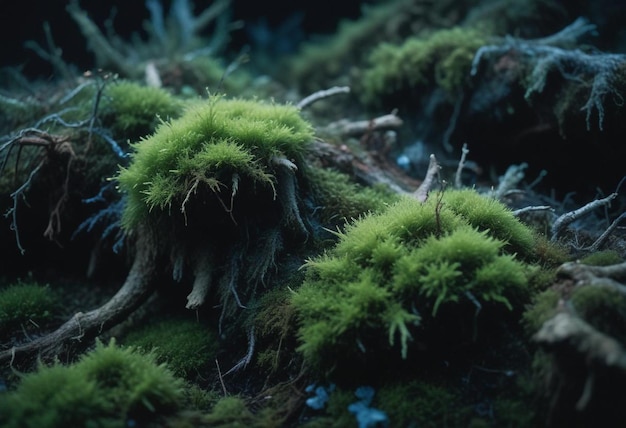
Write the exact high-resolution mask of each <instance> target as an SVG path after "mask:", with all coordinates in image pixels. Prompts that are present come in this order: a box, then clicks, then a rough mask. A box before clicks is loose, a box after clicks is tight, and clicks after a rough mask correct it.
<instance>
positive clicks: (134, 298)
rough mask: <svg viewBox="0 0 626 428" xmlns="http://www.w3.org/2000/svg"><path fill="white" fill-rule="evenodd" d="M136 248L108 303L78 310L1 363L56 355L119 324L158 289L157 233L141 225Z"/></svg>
mask: <svg viewBox="0 0 626 428" xmlns="http://www.w3.org/2000/svg"><path fill="white" fill-rule="evenodd" d="M136 232H137V242H136V248H137V249H136V252H135V259H134V261H133V265H132V267H131V268H130V271H129V273H128V276H127V277H126V281H125V282H124V284H123V285H122V287H121V288H120V289H119V290H118V292H117V293H116V294H115V295H114V296H113V297H112V298H111V300H109V301H108V302H107V303H105V304H104V305H102V306H101V307H99V308H98V309H94V310H91V311H89V312H87V313H82V312H78V313H76V314H75V315H74V316H73V317H72V318H71V319H70V320H68V321H67V322H65V324H63V325H62V326H61V327H59V328H58V329H57V330H55V331H53V332H52V333H50V334H48V335H46V336H42V337H40V338H38V339H35V340H34V341H32V342H28V343H25V344H23V345H20V346H16V347H13V348H12V349H9V350H6V351H3V352H1V353H0V363H4V362H9V361H11V362H13V360H16V359H18V360H24V359H26V358H28V357H29V356H34V355H35V354H37V353H39V354H40V355H43V356H55V355H57V354H58V353H59V352H60V351H61V350H62V349H63V347H64V346H66V345H70V344H72V343H76V342H82V341H86V340H90V339H93V338H95V337H96V336H98V335H99V334H101V333H102V332H103V331H105V330H107V329H109V328H111V327H113V326H115V325H116V324H119V323H120V322H122V321H123V320H125V319H126V318H127V317H128V315H129V314H131V313H132V312H133V311H134V310H135V309H137V308H138V307H139V306H140V305H141V304H142V303H143V302H145V301H146V299H147V298H148V297H149V296H150V294H152V292H153V291H154V289H155V284H156V281H155V278H156V269H155V267H156V266H158V263H157V260H156V255H157V247H158V244H157V236H156V234H155V233H154V232H153V231H151V230H149V229H147V228H145V227H144V226H140V227H139V228H138V229H137V231H136Z"/></svg>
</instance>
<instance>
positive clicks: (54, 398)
mask: <svg viewBox="0 0 626 428" xmlns="http://www.w3.org/2000/svg"><path fill="white" fill-rule="evenodd" d="M107 398H108V397H106V396H105V395H104V394H102V393H101V391H100V390H99V388H98V385H97V383H96V381H95V380H94V379H89V378H87V377H86V376H84V374H83V373H82V372H81V371H79V370H77V369H76V368H75V367H64V366H61V365H57V366H52V367H40V368H39V370H38V371H37V372H35V373H33V374H29V375H26V376H24V378H23V380H22V381H21V383H20V385H19V386H18V388H17V389H16V390H15V391H10V392H6V393H4V394H1V395H0V422H1V423H2V426H4V427H6V428H10V427H16V428H17V427H33V428H35V427H37V428H38V427H49V428H53V427H59V428H61V427H69V426H86V424H87V423H91V424H93V425H92V426H95V427H107V426H111V427H123V426H124V424H123V421H121V420H118V421H115V418H114V414H113V404H112V403H111V402H109V401H108V400H107Z"/></svg>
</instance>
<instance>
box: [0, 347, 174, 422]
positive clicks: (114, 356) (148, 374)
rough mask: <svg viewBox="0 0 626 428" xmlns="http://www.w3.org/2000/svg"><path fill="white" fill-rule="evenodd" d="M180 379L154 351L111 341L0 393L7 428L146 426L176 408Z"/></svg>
mask: <svg viewBox="0 0 626 428" xmlns="http://www.w3.org/2000/svg"><path fill="white" fill-rule="evenodd" d="M181 398H182V382H181V381H180V380H179V379H178V378H176V377H175V376H174V375H173V374H172V372H171V371H170V370H169V369H167V368H166V367H165V366H164V365H159V364H157V363H156V362H155V356H154V355H153V354H146V353H139V352H136V351H135V350H134V349H132V348H120V347H118V346H116V345H115V342H114V341H111V342H110V343H109V344H108V345H103V344H101V343H99V344H98V345H97V347H96V349H95V350H94V351H92V352H90V353H88V354H86V355H84V356H83V357H82V359H81V360H80V361H79V362H77V363H75V364H73V365H69V366H63V365H60V364H57V365H54V366H50V367H45V366H40V367H39V369H38V371H36V372H33V373H30V374H27V375H24V377H23V379H22V381H21V382H20V384H19V385H18V386H17V388H16V389H15V390H12V391H9V392H6V393H4V394H2V395H0V423H1V424H2V426H4V427H48V428H54V427H59V428H61V427H70V426H75V427H78V426H94V427H104V426H106V427H126V426H131V425H141V426H144V425H145V424H146V423H148V422H150V421H154V420H155V418H156V417H157V416H160V415H166V414H168V413H171V412H173V411H175V410H176V409H178V407H179V406H180V400H181Z"/></svg>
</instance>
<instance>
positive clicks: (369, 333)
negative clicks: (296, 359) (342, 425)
mask: <svg viewBox="0 0 626 428" xmlns="http://www.w3.org/2000/svg"><path fill="white" fill-rule="evenodd" d="M498 204H499V203H498V202H496V201H493V200H490V199H487V198H486V197H484V196H479V195H478V194H476V193H474V192H473V191H465V190H463V191H457V190H454V191H448V192H445V193H444V194H443V195H442V197H441V199H439V198H438V197H435V196H433V197H431V198H429V199H428V201H427V202H426V203H424V204H421V203H420V202H418V201H417V200H415V199H413V198H410V197H405V198H402V199H401V200H400V201H398V202H397V203H396V204H394V205H392V206H391V207H390V208H389V209H387V210H386V211H384V212H382V213H377V214H373V213H372V214H368V215H366V216H364V217H362V218H360V219H358V220H356V221H354V222H353V223H351V224H350V225H348V226H347V227H346V228H345V230H344V231H343V232H339V233H338V237H339V242H338V243H337V245H336V246H335V247H334V248H332V249H330V250H329V251H327V252H326V253H325V254H323V255H321V256H318V257H315V258H313V259H310V260H308V261H307V263H306V265H305V267H306V278H305V281H304V283H303V285H302V287H301V288H300V289H298V290H297V292H296V293H295V294H294V295H293V296H292V304H293V305H294V306H295V308H296V311H297V315H298V318H299V322H300V324H299V326H300V327H299V333H298V334H299V339H300V343H301V344H300V346H299V348H298V349H299V351H300V352H302V354H303V356H304V358H305V360H307V361H308V362H309V363H312V364H313V365H315V366H322V367H326V368H328V367H329V366H331V365H332V364H333V363H334V362H335V361H342V360H345V361H348V360H350V359H352V360H353V361H357V360H359V359H362V358H365V359H367V358H368V356H371V355H373V354H374V353H375V350H376V349H381V348H382V349H384V348H385V342H387V343H388V345H389V346H392V347H395V346H397V347H399V348H400V351H401V352H400V354H401V356H402V357H403V358H407V356H408V353H409V346H410V343H411V342H412V340H413V339H415V338H416V336H417V335H419V341H420V342H422V343H424V342H428V341H429V340H433V341H434V342H433V346H435V347H437V346H443V349H445V346H446V345H445V342H446V340H449V341H450V343H451V342H454V341H457V340H465V341H472V340H473V338H475V337H476V335H477V334H478V335H480V332H477V326H478V324H477V323H478V321H479V320H482V324H481V325H487V324H488V323H489V321H487V320H489V319H491V320H492V321H493V322H500V321H495V320H498V319H501V316H502V313H506V312H509V311H511V310H516V313H521V309H522V308H523V305H524V304H525V303H527V302H528V299H529V296H530V289H529V287H528V283H527V277H528V273H529V270H530V269H529V267H528V265H526V264H525V263H524V262H523V261H521V260H520V259H519V258H518V257H517V256H516V254H515V252H513V251H514V250H522V249H523V250H524V251H525V252H526V255H528V256H530V249H531V248H532V239H533V236H534V235H533V232H532V231H531V230H530V229H527V228H525V227H524V226H523V225H522V224H521V223H519V221H518V220H517V219H516V218H515V217H514V216H513V215H512V213H511V212H510V211H509V210H508V209H506V208H505V207H504V206H498ZM471 207H473V210H472V208H471ZM496 208H497V209H496ZM481 214H482V215H481ZM503 310H504V311H503ZM460 319H461V320H464V321H463V325H465V326H469V327H468V328H467V330H464V328H459V327H460V326H459V324H458V323H459V321H458V320H460ZM455 326H456V327H455ZM431 328H433V329H434V330H432V331H433V332H429V331H430V329H431ZM435 330H436V331H437V332H438V333H436V334H435V333H434V331H435ZM431 335H432V336H431ZM463 336H465V337H463ZM442 337H445V338H447V339H444V340H442V339H441V338H442ZM434 343H438V345H435V344H434ZM363 349H366V350H367V352H365V353H364V352H363Z"/></svg>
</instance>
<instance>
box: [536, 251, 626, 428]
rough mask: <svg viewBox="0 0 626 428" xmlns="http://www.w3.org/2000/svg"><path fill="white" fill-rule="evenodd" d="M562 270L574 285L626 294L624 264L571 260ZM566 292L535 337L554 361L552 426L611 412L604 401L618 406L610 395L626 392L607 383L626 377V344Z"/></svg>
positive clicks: (562, 277) (552, 370)
mask: <svg viewBox="0 0 626 428" xmlns="http://www.w3.org/2000/svg"><path fill="white" fill-rule="evenodd" d="M558 274H559V276H560V278H561V279H563V280H565V281H566V282H569V283H570V284H571V285H573V286H574V287H602V288H609V289H611V290H613V291H617V292H619V293H626V286H624V285H623V284H622V283H620V282H618V281H617V280H616V279H618V278H620V279H621V278H625V277H626V263H620V264H616V265H612V266H589V265H584V264H581V263H576V262H570V263H565V264H563V265H562V266H561V267H560V268H559V269H558ZM567 294H569V292H566V293H565V295H564V296H563V297H562V299H561V301H560V302H559V307H558V312H557V314H556V315H555V316H554V317H553V318H551V319H549V320H547V321H546V322H545V323H544V324H543V326H542V327H541V328H540V329H539V331H538V332H537V333H536V334H535V335H534V337H533V339H534V341H535V342H536V343H538V344H539V345H540V346H541V347H542V348H543V349H544V350H545V351H546V352H547V353H548V354H549V355H551V356H552V361H553V362H552V367H551V369H550V377H551V378H552V381H553V382H551V383H552V384H553V388H554V389H553V390H552V391H550V393H549V395H550V396H551V405H550V410H549V423H548V425H549V426H562V424H563V423H565V422H566V425H569V423H570V422H571V421H573V418H576V417H582V418H586V419H591V420H593V419H594V418H599V417H600V416H601V415H604V416H605V417H609V418H610V417H613V416H615V415H612V416H606V414H605V413H607V412H606V409H604V407H602V406H603V405H605V404H606V403H607V402H609V403H610V404H606V406H608V407H612V408H617V407H615V406H613V405H614V404H616V403H615V402H614V401H612V400H616V401H619V400H621V399H622V398H620V397H623V396H624V395H623V394H622V395H621V396H617V395H616V394H612V393H610V392H609V391H608V389H607V388H612V387H613V386H615V385H617V384H623V383H622V382H625V381H626V348H625V347H624V345H623V344H622V343H621V342H620V341H619V340H617V339H616V338H614V337H612V336H610V335H609V334H606V333H604V332H602V331H600V330H598V329H597V328H596V327H594V326H593V325H591V324H590V323H589V322H588V321H587V320H585V319H583V318H582V317H581V316H580V315H579V314H578V313H577V311H576V309H575V308H574V307H573V306H572V305H571V304H570V303H569V302H568V301H567ZM601 408H602V409H604V410H599V409H601ZM575 415H578V416H575Z"/></svg>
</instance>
